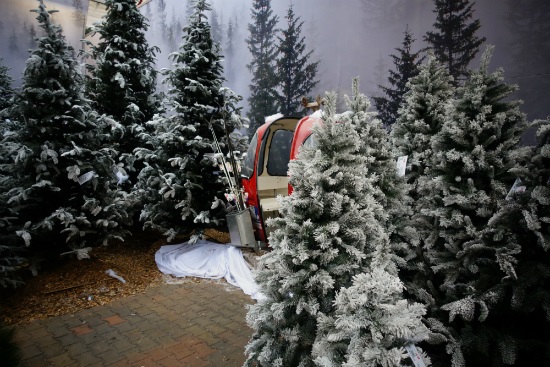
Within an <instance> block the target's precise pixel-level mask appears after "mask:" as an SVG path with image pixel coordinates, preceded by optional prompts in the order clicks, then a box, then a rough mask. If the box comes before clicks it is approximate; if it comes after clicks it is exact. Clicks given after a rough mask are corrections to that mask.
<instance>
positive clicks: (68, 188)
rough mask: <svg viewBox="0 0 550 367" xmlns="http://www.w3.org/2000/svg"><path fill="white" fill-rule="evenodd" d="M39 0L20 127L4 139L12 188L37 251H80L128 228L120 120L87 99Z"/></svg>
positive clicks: (69, 53)
mask: <svg viewBox="0 0 550 367" xmlns="http://www.w3.org/2000/svg"><path fill="white" fill-rule="evenodd" d="M38 1H39V7H38V9H35V10H34V11H35V12H36V13H37V14H38V16H37V20H38V23H39V25H40V28H42V32H43V36H41V37H40V38H39V39H38V46H37V49H35V50H33V51H32V52H31V55H30V57H29V59H28V60H27V63H26V67H25V72H24V75H23V85H22V87H21V91H20V92H19V93H18V96H17V99H16V100H15V105H14V109H13V113H12V114H11V115H12V116H17V128H15V129H13V130H12V131H11V132H10V134H9V135H8V137H7V139H5V140H4V141H3V148H4V149H9V150H10V157H11V158H12V161H11V163H10V164H9V165H4V167H5V169H7V170H8V174H9V175H10V177H11V178H12V179H13V180H14V181H12V187H11V188H10V190H9V191H8V192H7V197H8V203H9V204H10V205H11V207H12V208H14V210H15V211H16V214H17V216H18V217H19V220H20V223H24V226H23V227H22V228H19V229H18V231H17V232H16V233H17V234H18V235H19V236H20V237H21V238H22V239H23V240H24V241H25V243H26V245H27V246H28V245H29V244H31V243H32V247H31V248H33V249H35V251H38V250H41V249H44V250H46V251H47V252H48V253H49V254H55V253H57V252H58V251H61V250H62V249H64V248H66V247H67V246H69V247H70V248H72V249H74V250H76V251H77V254H78V256H79V257H85V256H87V250H88V249H89V248H88V247H89V246H93V245H96V244H106V243H107V242H108V241H109V240H111V239H115V238H118V239H120V238H121V236H122V235H123V234H124V233H125V232H124V230H123V229H121V225H122V224H123V223H125V222H126V221H127V219H128V218H127V217H128V216H127V214H126V211H125V207H124V206H123V205H122V203H121V202H120V201H119V200H118V197H117V195H116V192H115V191H113V190H111V187H112V185H113V184H114V183H115V180H114V172H113V168H114V166H115V162H114V160H113V157H114V156H115V154H116V152H114V151H113V150H112V149H110V148H106V147H105V144H106V142H107V141H108V135H107V133H106V132H107V130H108V127H109V126H110V127H111V128H113V129H116V128H117V124H116V122H115V121H113V120H111V119H108V118H105V117H100V116H98V114H97V113H96V112H95V111H94V110H92V108H91V107H90V105H89V104H88V102H87V100H86V99H85V98H84V96H83V93H82V90H83V76H82V74H81V72H80V67H79V63H78V61H77V60H76V59H75V58H74V50H73V49H72V48H71V47H70V46H68V45H67V42H66V40H65V38H64V36H63V34H62V29H61V27H60V26H58V25H55V24H54V23H52V20H51V17H50V12H48V11H47V10H46V6H45V5H44V3H43V1H42V0H38Z"/></svg>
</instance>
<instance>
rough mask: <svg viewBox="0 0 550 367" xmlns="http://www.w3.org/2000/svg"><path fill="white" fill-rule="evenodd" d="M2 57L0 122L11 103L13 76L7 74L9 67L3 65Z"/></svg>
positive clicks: (0, 62)
mask: <svg viewBox="0 0 550 367" xmlns="http://www.w3.org/2000/svg"><path fill="white" fill-rule="evenodd" d="M3 62H4V59H3V58H0V124H2V123H3V121H2V120H3V119H4V118H5V117H7V112H8V111H7V110H6V109H8V108H9V107H11V105H12V97H13V88H12V84H13V78H12V77H10V75H9V74H8V71H9V69H8V68H7V67H5V66H4V65H3Z"/></svg>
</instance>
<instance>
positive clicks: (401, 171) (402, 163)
mask: <svg viewBox="0 0 550 367" xmlns="http://www.w3.org/2000/svg"><path fill="white" fill-rule="evenodd" d="M408 157H409V156H408V155H402V156H401V157H398V158H397V176H399V177H403V176H405V170H406V169H407V158H408Z"/></svg>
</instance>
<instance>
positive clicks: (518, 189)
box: [506, 178, 527, 200]
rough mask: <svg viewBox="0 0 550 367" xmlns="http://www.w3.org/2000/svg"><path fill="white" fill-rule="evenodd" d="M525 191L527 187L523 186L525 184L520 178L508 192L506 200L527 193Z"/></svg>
mask: <svg viewBox="0 0 550 367" xmlns="http://www.w3.org/2000/svg"><path fill="white" fill-rule="evenodd" d="M525 190H527V187H525V186H523V182H521V179H520V178H516V181H515V182H514V184H513V185H512V188H511V189H510V191H508V195H506V200H510V199H511V198H512V195H513V194H515V193H522V192H525Z"/></svg>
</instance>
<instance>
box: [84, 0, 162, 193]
mask: <svg viewBox="0 0 550 367" xmlns="http://www.w3.org/2000/svg"><path fill="white" fill-rule="evenodd" d="M105 6H106V7H107V14H106V17H105V19H104V20H103V22H102V23H100V24H98V25H96V26H94V27H93V29H92V34H98V35H99V43H98V44H97V45H95V46H92V51H91V55H92V57H93V59H94V64H92V65H87V68H88V71H89V77H88V82H87V84H88V94H89V97H90V100H91V102H92V107H93V108H95V109H96V110H97V111H98V112H99V113H100V114H107V115H109V116H111V117H112V118H113V119H114V120H116V121H117V122H119V123H120V124H121V125H122V128H121V129H119V130H117V131H115V132H114V134H113V136H112V139H113V142H114V145H113V147H114V148H115V149H116V150H117V151H118V152H119V154H120V160H121V161H123V162H124V165H125V171H128V173H129V174H130V181H134V183H135V179H136V176H137V172H135V171H136V168H137V169H139V168H140V167H139V166H138V167H134V157H133V151H134V149H136V148H137V147H139V146H140V145H141V141H140V140H139V138H138V136H137V135H138V134H139V132H140V130H142V129H143V128H144V127H145V123H146V122H147V121H149V120H150V119H151V118H152V117H153V115H154V114H155V113H157V112H158V110H159V107H160V106H159V105H160V103H159V98H158V97H157V96H156V95H155V89H156V76H157V72H156V70H155V52H156V51H157V50H158V48H156V47H149V45H148V43H147V40H146V39H145V32H146V31H147V28H148V24H147V22H146V20H145V17H144V16H143V15H142V14H141V13H140V12H139V11H138V10H137V8H136V2H135V1H134V0H106V1H105Z"/></svg>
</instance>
